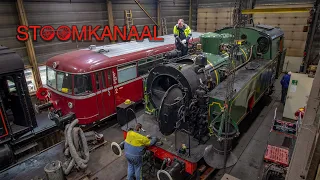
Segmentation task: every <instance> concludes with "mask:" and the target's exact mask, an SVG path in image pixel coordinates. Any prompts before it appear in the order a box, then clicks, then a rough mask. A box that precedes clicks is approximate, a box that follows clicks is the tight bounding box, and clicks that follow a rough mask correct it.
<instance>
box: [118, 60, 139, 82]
mask: <svg viewBox="0 0 320 180" xmlns="http://www.w3.org/2000/svg"><path fill="white" fill-rule="evenodd" d="M136 77H137V64H136V63H132V64H129V65H125V66H122V67H118V83H119V84H120V83H123V82H126V81H129V80H131V79H134V78H136Z"/></svg>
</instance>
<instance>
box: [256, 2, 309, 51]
mask: <svg viewBox="0 0 320 180" xmlns="http://www.w3.org/2000/svg"><path fill="white" fill-rule="evenodd" d="M276 7H278V6H277V5H272V6H271V5H256V6H255V8H256V9H259V8H276ZM282 7H283V8H294V7H310V8H311V7H312V4H306V3H304V4H300V5H298V4H297V5H282ZM308 18H309V12H302V13H285V14H279V13H274V14H271V13H266V14H255V15H254V16H253V20H254V23H255V24H258V23H261V24H267V25H271V26H275V27H280V28H281V29H282V30H283V31H284V36H285V41H284V45H285V47H286V48H287V56H295V57H302V56H303V51H304V47H305V43H306V40H307V35H308V32H304V31H303V29H304V26H307V20H308Z"/></svg>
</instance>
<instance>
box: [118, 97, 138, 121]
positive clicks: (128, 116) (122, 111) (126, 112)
mask: <svg viewBox="0 0 320 180" xmlns="http://www.w3.org/2000/svg"><path fill="white" fill-rule="evenodd" d="M134 105H135V104H134V102H132V101H131V102H130V103H129V104H126V103H122V104H119V105H118V106H117V120H118V123H119V124H120V125H121V126H123V125H125V124H126V123H128V122H130V121H131V120H132V119H134V118H135V112H134Z"/></svg>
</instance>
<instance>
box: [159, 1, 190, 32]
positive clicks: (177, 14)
mask: <svg viewBox="0 0 320 180" xmlns="http://www.w3.org/2000/svg"><path fill="white" fill-rule="evenodd" d="M189 7H190V1H189V0H161V18H166V20H167V29H168V34H172V33H173V27H174V25H176V24H177V22H178V20H179V19H183V20H184V21H185V23H187V24H188V25H189V26H191V28H192V29H193V27H192V25H190V24H189Z"/></svg>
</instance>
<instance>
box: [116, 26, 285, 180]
mask: <svg viewBox="0 0 320 180" xmlns="http://www.w3.org/2000/svg"><path fill="white" fill-rule="evenodd" d="M234 31H235V29H234V28H233V27H230V28H224V29H221V30H218V31H216V32H214V33H205V34H203V35H201V36H200V43H201V44H199V45H198V49H197V53H196V54H194V55H190V56H188V57H183V58H180V57H174V55H177V56H178V54H179V53H173V52H172V53H170V54H169V55H168V56H167V57H170V58H172V59H170V60H167V61H165V62H164V63H163V64H161V65H158V66H156V67H154V68H153V69H152V70H151V71H150V72H149V75H148V78H147V80H146V81H145V82H144V86H145V88H144V90H145V92H144V99H145V114H143V115H141V116H140V117H138V118H137V119H136V121H131V122H129V123H128V124H126V125H124V126H123V127H122V130H123V132H124V137H126V133H127V131H128V130H129V128H131V127H134V126H135V124H136V123H141V124H142V126H143V129H144V130H145V132H142V134H145V135H147V134H148V135H151V136H156V137H158V139H159V143H157V144H156V145H155V146H152V147H148V150H147V152H146V155H145V156H146V160H147V161H148V160H149V161H148V162H149V163H148V164H149V165H150V166H151V167H156V168H157V169H158V171H157V177H158V179H160V180H164V179H186V178H187V177H194V176H204V175H207V174H208V173H210V172H212V171H213V170H214V169H220V168H223V165H224V155H226V156H227V160H226V167H228V166H231V165H233V164H234V163H235V162H236V160H237V158H236V157H235V156H234V155H233V154H232V147H231V140H232V138H234V137H236V136H237V135H239V133H240V132H239V129H238V126H237V125H238V124H239V123H240V122H241V121H242V120H243V119H244V117H245V116H246V115H247V113H249V112H250V111H251V110H252V108H253V107H254V106H255V104H256V103H257V102H258V101H259V100H260V99H261V97H262V96H263V95H265V94H268V93H270V92H272V87H273V83H274V81H275V79H276V78H277V76H278V74H279V73H280V72H281V71H280V70H281V69H282V65H283V60H284V56H285V52H286V50H285V49H284V48H283V38H284V34H283V32H282V31H281V30H280V29H278V28H274V27H270V26H265V25H258V26H256V27H242V28H239V29H237V31H238V32H240V38H238V39H235V37H234V35H233V32H234ZM230 72H233V73H234V76H233V77H232V76H229V75H230ZM230 78H234V79H233V81H234V83H233V89H232V91H233V93H232V96H231V97H230V99H226V92H227V91H228V86H229V82H230V81H231V80H232V79H230ZM226 105H228V107H227V106H226ZM226 110H228V111H229V114H230V119H231V120H230V121H229V122H228V124H227V125H226V126H225V125H224V124H223V122H224V120H225V117H224V116H225V114H224V112H225V111H226ZM226 135H227V136H226ZM225 137H228V138H229V139H228V141H227V142H228V143H227V149H226V150H227V152H225V149H224V143H223V140H225V139H224V138H225ZM111 148H112V150H113V152H114V153H115V154H117V155H121V150H122V149H123V142H121V143H120V144H118V143H115V142H114V143H112V146H111ZM148 157H149V158H148ZM150 157H153V158H150ZM154 158H155V159H157V160H158V161H160V166H159V165H158V164H157V163H156V161H150V159H154Z"/></svg>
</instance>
